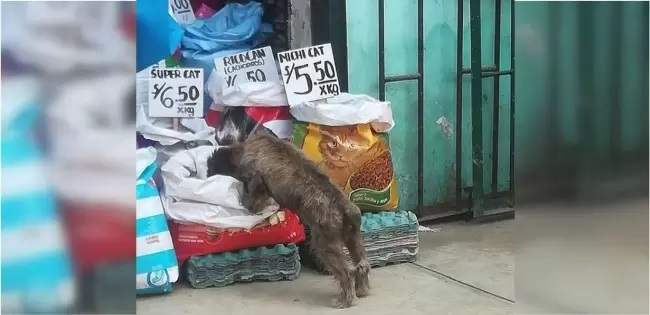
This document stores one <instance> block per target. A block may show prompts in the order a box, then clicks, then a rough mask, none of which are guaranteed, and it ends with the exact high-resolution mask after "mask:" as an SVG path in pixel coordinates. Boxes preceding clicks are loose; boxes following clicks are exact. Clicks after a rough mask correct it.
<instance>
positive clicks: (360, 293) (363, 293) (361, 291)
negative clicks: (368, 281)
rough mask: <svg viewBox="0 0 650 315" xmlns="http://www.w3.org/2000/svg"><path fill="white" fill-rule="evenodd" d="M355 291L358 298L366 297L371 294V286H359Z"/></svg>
mask: <svg viewBox="0 0 650 315" xmlns="http://www.w3.org/2000/svg"><path fill="white" fill-rule="evenodd" d="M355 293H356V295H357V297H358V298H364V297H367V296H368V295H369V294H370V288H368V287H365V286H364V287H358V288H356V290H355Z"/></svg>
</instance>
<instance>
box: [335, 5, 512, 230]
mask: <svg viewBox="0 0 650 315" xmlns="http://www.w3.org/2000/svg"><path fill="white" fill-rule="evenodd" d="M511 3H512V2H511V0H507V1H506V0H504V1H501V0H493V1H480V2H479V1H477V0H459V1H442V0H438V1H436V0H348V1H347V7H346V10H347V13H346V16H347V34H346V35H347V73H348V89H349V92H350V93H364V94H368V95H371V96H374V97H377V98H380V99H386V100H389V101H390V102H391V103H392V107H393V114H394V116H395V121H396V127H395V128H394V129H393V131H392V133H391V149H392V151H393V152H392V153H393V160H394V161H395V162H394V163H395V172H396V174H397V176H398V181H399V185H400V191H401V194H400V203H401V205H400V208H401V209H404V210H411V211H416V212H417V214H418V215H419V216H420V217H421V218H434V217H440V216H444V215H447V214H454V213H459V212H464V211H466V210H467V209H468V208H470V207H471V208H472V210H473V212H474V214H475V215H476V216H480V215H482V214H483V210H482V209H483V208H484V207H483V206H484V203H485V201H486V200H490V199H494V198H501V197H506V198H507V200H501V202H500V203H498V204H497V205H505V204H507V203H510V204H511V202H508V201H510V200H512V197H513V189H512V176H511V174H512V167H513V163H512V156H513V154H512V142H513V135H514V134H513V130H512V128H511V127H512V126H513V124H512V121H513V116H512V114H513V112H512V110H511V108H512V100H513V97H512V95H511V90H512V83H511V77H510V76H511V75H512V73H513V72H512V58H513V56H512V54H511V52H512V51H513V50H512V41H511V38H512V35H511V34H512V29H511V27H510V26H511V21H512V19H513V14H512V13H513V10H512V5H511ZM470 14H471V18H470ZM459 30H460V31H459ZM337 63H338V59H337ZM474 95H477V97H473V96H474ZM473 144H474V145H473Z"/></svg>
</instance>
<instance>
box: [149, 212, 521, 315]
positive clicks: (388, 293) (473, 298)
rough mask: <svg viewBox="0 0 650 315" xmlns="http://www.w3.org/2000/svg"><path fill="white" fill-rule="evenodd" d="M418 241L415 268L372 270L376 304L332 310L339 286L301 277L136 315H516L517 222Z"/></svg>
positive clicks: (165, 302) (157, 301)
mask: <svg viewBox="0 0 650 315" xmlns="http://www.w3.org/2000/svg"><path fill="white" fill-rule="evenodd" d="M432 228H433V229H434V230H433V231H430V232H421V233H420V257H419V259H418V261H417V262H416V263H414V264H401V265H394V266H387V267H382V268H376V269H373V270H372V272H371V273H370V275H371V279H370V281H371V285H372V291H371V296H369V297H367V298H365V299H359V300H356V301H355V306H354V307H352V308H350V309H346V310H337V309H333V308H331V307H330V300H331V299H332V298H334V297H335V296H336V288H335V286H334V282H333V280H331V279H330V278H329V277H327V276H323V275H320V274H317V273H315V272H313V271H311V270H309V269H303V271H302V273H301V275H300V278H299V279H298V280H296V281H292V282H288V281H285V282H260V283H247V284H236V285H231V286H228V287H225V288H210V289H203V290H198V289H192V288H191V287H189V286H188V285H186V284H183V283H179V284H176V286H175V287H174V292H173V293H171V294H169V295H162V296H152V297H140V298H138V300H137V312H138V314H156V315H159V314H206V313H213V314H256V313H263V314H282V315H292V314H300V315H303V314H308V313H311V312H314V311H317V312H318V314H373V315H381V314H481V315H483V314H485V315H489V314H509V313H512V312H513V311H514V303H512V300H514V240H513V233H514V231H513V230H514V221H513V220H507V221H499V222H493V223H487V224H468V223H464V222H462V223H460V222H459V223H451V224H445V225H438V226H434V227H432Z"/></svg>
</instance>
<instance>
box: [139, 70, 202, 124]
mask: <svg viewBox="0 0 650 315" xmlns="http://www.w3.org/2000/svg"><path fill="white" fill-rule="evenodd" d="M149 73H150V77H149V116H150V117H203V69H200V68H197V69H195V68H166V69H164V68H153V67H152V68H151V69H150V70H149Z"/></svg>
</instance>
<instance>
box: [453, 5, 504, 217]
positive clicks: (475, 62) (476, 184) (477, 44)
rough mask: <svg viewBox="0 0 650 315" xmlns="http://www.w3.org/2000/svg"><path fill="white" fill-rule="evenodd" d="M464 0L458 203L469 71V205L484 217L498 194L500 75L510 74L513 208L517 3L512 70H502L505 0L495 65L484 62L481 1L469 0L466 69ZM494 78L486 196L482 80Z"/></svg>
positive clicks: (499, 8)
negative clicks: (485, 205) (465, 82)
mask: <svg viewBox="0 0 650 315" xmlns="http://www.w3.org/2000/svg"><path fill="white" fill-rule="evenodd" d="M463 2H464V0H458V37H457V40H458V44H457V49H458V52H457V77H456V85H457V86H456V96H457V97H456V102H457V104H456V117H457V124H456V135H457V136H456V204H457V207H460V205H461V204H462V195H461V193H462V177H461V176H462V163H461V161H462V155H461V154H462V136H463V134H462V124H460V123H458V122H461V121H462V119H463V115H462V103H463V97H462V78H463V75H465V74H469V75H470V77H471V95H472V100H471V108H472V179H473V180H472V186H471V189H470V199H471V200H470V207H471V209H472V212H473V216H474V217H481V216H483V215H484V214H486V213H484V209H483V207H482V206H483V201H484V200H485V199H486V197H489V196H490V195H497V194H499V191H498V165H499V123H500V119H499V111H500V107H499V103H500V97H499V93H500V82H499V77H500V76H504V75H507V76H510V108H511V110H510V139H509V140H510V141H509V142H510V156H509V159H510V170H509V171H510V174H509V181H510V183H509V184H510V185H509V189H508V192H507V193H508V195H509V201H508V206H510V207H514V191H515V189H514V133H515V129H514V128H515V126H514V117H515V116H514V115H515V82H514V81H515V70H514V69H515V65H514V64H515V46H514V42H515V41H514V36H515V35H514V34H515V31H514V29H515V24H514V23H515V2H514V0H513V1H512V2H511V5H510V37H511V40H510V45H511V47H510V50H511V51H510V54H511V55H510V69H509V70H502V69H501V64H500V61H501V60H500V58H501V24H502V23H501V14H502V0H495V12H494V14H495V30H494V34H495V46H494V64H493V65H489V66H482V65H481V12H480V11H481V9H480V1H479V0H469V4H470V36H471V38H470V43H471V44H470V51H471V58H470V59H471V65H470V67H469V68H463V65H462V52H463V44H462V43H463V24H464V23H463V13H464V11H463ZM483 78H494V80H495V81H494V95H493V115H494V116H493V117H492V128H493V129H492V141H493V142H492V148H491V149H492V157H493V158H492V165H491V173H492V180H491V183H490V186H491V192H490V194H488V195H485V193H484V191H483V130H482V129H483V116H482V114H483V112H482V93H483V89H482V79H483Z"/></svg>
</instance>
